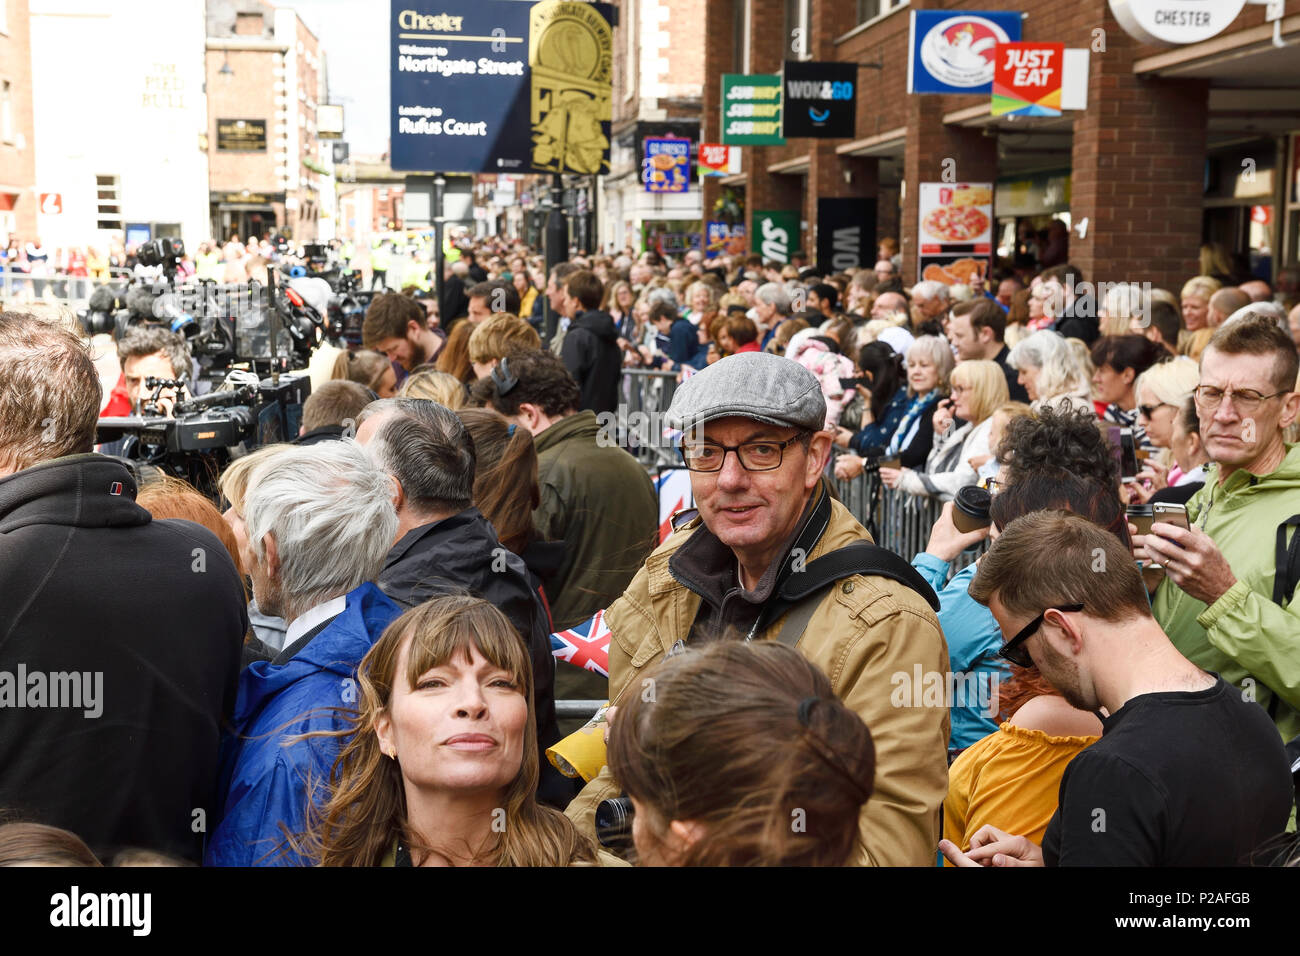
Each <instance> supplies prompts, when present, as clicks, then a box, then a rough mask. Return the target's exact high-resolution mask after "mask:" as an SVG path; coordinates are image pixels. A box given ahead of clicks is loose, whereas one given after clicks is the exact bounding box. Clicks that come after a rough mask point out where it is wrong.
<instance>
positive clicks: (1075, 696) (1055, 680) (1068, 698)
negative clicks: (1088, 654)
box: [1036, 640, 1100, 710]
mask: <svg viewBox="0 0 1300 956" xmlns="http://www.w3.org/2000/svg"><path fill="white" fill-rule="evenodd" d="M1038 658H1039V659H1038V660H1037V661H1036V663H1037V664H1038V670H1039V673H1041V674H1042V675H1043V677H1045V678H1046V679H1047V682H1048V683H1049V684H1051V685H1052V686H1053V687H1055V688H1056V690H1057V691H1058V692H1059V693H1060V695H1061V696H1062V697H1064V698H1065V702H1066V703H1067V704H1069V705H1070V706H1071V707H1073V708H1075V709H1076V710H1096V709H1097V708H1098V707H1099V706H1100V702H1099V701H1097V700H1095V699H1089V698H1088V697H1087V696H1085V694H1084V692H1083V687H1082V684H1081V682H1080V680H1079V665H1078V663H1077V662H1075V661H1074V660H1071V659H1070V658H1068V657H1066V656H1065V655H1064V654H1060V653H1058V652H1057V651H1056V649H1055V648H1053V647H1052V645H1051V644H1049V643H1047V641H1045V640H1043V641H1039V653H1038Z"/></svg>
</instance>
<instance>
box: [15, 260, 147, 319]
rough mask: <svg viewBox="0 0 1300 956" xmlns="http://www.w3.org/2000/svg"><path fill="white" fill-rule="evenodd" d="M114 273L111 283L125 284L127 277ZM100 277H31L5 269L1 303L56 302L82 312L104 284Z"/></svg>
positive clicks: (55, 274)
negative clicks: (54, 300) (53, 300)
mask: <svg viewBox="0 0 1300 956" xmlns="http://www.w3.org/2000/svg"><path fill="white" fill-rule="evenodd" d="M118 272H120V270H115V272H114V275H113V277H112V279H111V281H113V282H115V283H119V284H120V283H122V282H125V281H126V280H127V279H129V278H130V276H128V275H119V274H117V273H118ZM106 281H110V280H105V279H102V278H92V277H91V276H73V275H66V274H64V273H50V274H48V275H31V274H30V273H27V272H17V271H13V270H11V269H8V268H0V301H3V302H4V303H5V305H6V308H10V309H12V308H14V307H16V306H21V304H22V303H23V302H40V301H49V300H51V299H57V300H58V301H60V302H65V303H67V304H68V305H69V306H71V307H72V308H74V309H78V310H83V309H85V308H86V306H87V305H88V304H89V303H90V295H91V293H92V292H94V291H95V289H96V288H97V287H98V286H101V285H104V284H105V282H106Z"/></svg>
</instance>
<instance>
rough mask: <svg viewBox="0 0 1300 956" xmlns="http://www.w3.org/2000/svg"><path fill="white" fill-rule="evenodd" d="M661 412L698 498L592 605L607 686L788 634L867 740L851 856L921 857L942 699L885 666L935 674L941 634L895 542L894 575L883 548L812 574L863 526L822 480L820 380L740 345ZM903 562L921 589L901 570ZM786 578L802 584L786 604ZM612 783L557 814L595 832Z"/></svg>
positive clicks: (944, 655) (937, 779)
mask: <svg viewBox="0 0 1300 956" xmlns="http://www.w3.org/2000/svg"><path fill="white" fill-rule="evenodd" d="M667 417H668V423H669V425H670V426H672V427H674V428H680V429H681V430H682V432H683V437H682V442H681V456H682V461H683V464H684V465H685V466H686V468H688V469H689V470H690V478H691V490H692V492H693V493H694V498H695V505H696V508H697V509H698V511H697V512H696V513H693V514H689V515H686V516H683V518H684V519H685V520H682V521H681V522H677V521H675V522H674V524H675V525H676V530H675V532H674V533H673V534H672V535H671V536H670V537H669V538H668V540H667V541H665V542H664V543H663V544H662V545H661V546H660V547H659V548H658V550H656V551H655V552H654V554H652V555H650V557H649V558H647V559H646V562H645V566H644V567H643V568H642V569H641V571H640V572H639V573H638V574H637V576H636V577H635V578H634V579H633V580H632V583H631V584H630V585H628V588H627V590H626V591H625V592H624V593H623V596H622V597H621V598H620V599H619V600H618V601H616V602H615V603H614V604H613V605H611V606H610V608H609V609H608V610H607V611H606V612H605V623H606V624H608V625H609V628H610V633H611V635H612V639H611V641H610V646H609V661H610V693H611V699H612V700H613V701H614V702H615V704H616V705H617V702H618V697H619V695H620V694H622V693H623V692H624V691H625V690H626V692H627V693H629V694H632V693H638V694H646V693H653V687H646V686H644V684H645V682H644V681H643V680H641V679H640V677H639V675H640V674H641V673H642V672H643V671H644V670H645V669H646V668H648V667H650V666H652V665H654V664H656V663H658V662H659V661H661V660H663V659H664V657H665V656H666V655H667V654H668V653H670V652H672V651H673V649H674V648H675V647H679V646H685V647H687V648H689V647H691V646H693V645H697V644H699V643H702V642H706V641H713V640H779V641H781V642H782V643H786V644H788V645H792V646H794V647H795V648H796V649H798V650H799V651H800V652H801V653H802V654H804V655H805V656H806V657H807V658H808V659H809V660H810V661H812V662H813V663H815V664H817V665H818V666H819V667H821V668H822V669H823V670H824V671H825V672H826V674H827V676H828V677H830V679H831V683H832V685H833V688H834V690H835V693H836V695H837V696H838V697H839V698H840V699H841V700H843V701H844V703H845V704H846V705H848V706H849V707H850V708H852V709H853V710H854V711H855V712H856V713H858V714H859V715H860V716H861V717H862V719H863V720H864V721H865V722H866V724H867V726H868V727H869V728H870V729H871V735H872V737H873V739H874V740H875V745H876V754H877V769H876V778H875V792H874V793H873V795H872V797H871V800H870V801H869V802H868V803H867V805H866V807H865V808H864V809H863V813H862V822H861V834H862V836H861V847H860V849H859V854H858V857H857V859H858V862H861V863H869V864H875V865H884V866H904V865H906V866H925V865H932V864H933V862H934V846H935V842H936V841H937V840H938V837H939V808H940V806H941V804H942V802H943V796H944V793H945V791H946V789H947V743H948V729H949V717H948V707H947V701H944V700H938V701H929V702H926V703H922V701H920V700H916V701H915V702H911V701H909V704H908V705H896V704H895V701H896V700H897V699H898V695H896V694H894V693H893V691H894V690H895V688H896V687H897V685H898V679H899V678H898V675H902V677H903V678H904V679H906V680H908V681H912V680H913V675H922V674H932V675H944V674H946V672H947V670H948V650H947V646H946V645H945V643H944V639H943V634H942V632H941V631H940V629H939V623H938V619H937V618H936V617H935V613H934V611H933V610H931V606H929V605H928V604H927V600H928V601H930V602H932V603H933V606H934V607H937V606H938V601H937V599H935V598H934V595H933V592H932V591H930V589H929V587H928V585H926V584H925V582H924V581H923V580H922V579H921V578H920V576H919V575H916V574H915V572H914V571H913V569H912V568H911V567H910V566H908V565H907V564H906V563H905V562H903V561H902V559H900V558H898V557H897V556H896V555H895V556H892V557H893V558H894V560H895V561H896V562H897V564H898V565H901V567H902V569H903V570H904V571H905V572H906V573H905V574H902V575H899V576H894V575H893V574H892V572H896V571H897V568H895V567H890V566H886V565H884V564H883V561H884V559H881V560H882V564H881V565H879V566H874V567H873V568H872V570H870V571H867V572H863V571H861V570H860V566H855V565H853V564H852V563H850V562H849V561H847V560H845V561H844V564H843V565H840V564H838V563H837V564H836V565H835V568H834V570H832V572H831V573H830V574H829V575H828V576H824V575H823V572H822V569H823V568H826V567H827V565H819V564H818V563H817V562H818V561H819V560H820V559H823V558H824V557H825V556H827V555H830V554H831V553H832V552H834V553H835V558H833V559H831V560H833V561H836V562H839V561H840V560H841V559H847V558H848V555H849V553H850V552H848V551H847V550H846V549H848V548H850V547H852V546H854V545H861V544H865V543H868V542H870V540H871V539H870V537H869V536H868V534H867V532H866V529H864V528H863V527H862V525H860V524H859V523H858V522H857V521H856V520H855V519H854V517H853V516H852V514H850V513H849V511H848V510H847V509H846V508H845V507H844V506H843V505H842V504H840V503H839V502H838V501H835V500H834V499H833V498H832V497H831V495H830V494H829V491H828V486H827V483H826V482H825V480H824V478H823V473H824V471H825V468H826V461H827V457H828V456H829V454H830V447H831V434H830V432H827V431H825V423H826V401H825V399H824V398H823V396H822V392H821V388H820V386H819V385H818V383H817V379H816V378H815V377H814V376H813V374H812V373H811V372H809V371H808V370H807V369H805V368H803V366H801V365H799V364H798V363H797V362H792V361H790V360H789V359H786V358H782V357H781V356H777V355H772V354H770V353H764V352H743V353H738V354H736V355H732V356H729V357H727V358H724V359H721V360H719V361H718V362H716V363H714V364H713V365H711V366H709V367H708V368H707V369H705V370H704V371H702V372H700V373H698V374H697V375H694V376H692V377H691V378H690V379H688V380H687V381H686V382H685V383H683V384H682V385H681V386H680V387H679V388H678V389H677V391H676V393H675V394H674V396H673V401H672V405H671V406H670V408H669V410H668V416H667ZM858 553H861V552H858ZM887 574H888V575H889V576H886V575H887ZM909 575H911V576H913V577H914V578H915V581H916V583H919V584H920V587H921V588H923V589H924V591H920V590H919V589H917V588H916V587H915V585H909V584H908V583H906V581H907V580H909V578H908V576H909ZM803 582H809V583H808V584H807V591H806V592H803V591H801V588H802V587H803V586H804V584H803ZM812 582H820V583H821V584H824V585H825V586H824V587H818V586H815V585H814V584H813V583H812ZM794 591H800V593H802V594H803V597H802V598H800V599H799V603H795V604H791V603H788V602H787V598H788V596H789V595H790V594H791V592H794ZM925 592H929V597H928V598H926V597H923V596H922V594H924V593H925ZM917 695H918V697H919V696H920V691H919V689H918V691H917ZM719 759H724V756H723V755H720V756H719ZM773 759H780V755H779V754H773ZM618 793H619V787H618V784H617V782H616V781H615V780H614V779H613V778H612V776H611V774H610V772H609V770H608V768H606V769H604V770H602V771H601V773H600V775H599V776H597V777H596V778H595V779H594V780H592V781H591V783H589V784H588V785H587V787H586V788H585V789H584V790H583V792H582V793H581V794H580V795H579V796H578V798H577V799H576V800H575V801H574V802H573V803H572V804H571V805H570V807H569V810H568V814H569V816H570V818H572V819H573V820H574V822H575V823H577V824H578V825H579V826H580V827H581V828H583V829H584V830H585V831H586V832H588V833H594V822H593V818H594V815H595V810H596V807H597V805H599V804H600V802H601V801H602V800H605V799H608V798H610V797H614V796H617V795H618Z"/></svg>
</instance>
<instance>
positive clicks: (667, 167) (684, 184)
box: [641, 139, 691, 193]
mask: <svg viewBox="0 0 1300 956" xmlns="http://www.w3.org/2000/svg"><path fill="white" fill-rule="evenodd" d="M641 181H642V182H643V183H645V191H646V192H648V193H684V192H688V191H689V190H690V186H691V141H690V140H689V139H647V140H646V141H645V158H644V159H642V160H641Z"/></svg>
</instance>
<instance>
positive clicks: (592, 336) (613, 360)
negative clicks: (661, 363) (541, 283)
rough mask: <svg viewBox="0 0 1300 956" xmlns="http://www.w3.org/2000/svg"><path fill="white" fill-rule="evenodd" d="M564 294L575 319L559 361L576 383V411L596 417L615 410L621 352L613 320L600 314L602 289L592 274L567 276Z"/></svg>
mask: <svg viewBox="0 0 1300 956" xmlns="http://www.w3.org/2000/svg"><path fill="white" fill-rule="evenodd" d="M565 290H566V291H567V292H568V296H569V303H570V305H571V306H572V307H573V313H574V314H575V316H576V317H575V318H574V320H573V322H572V323H570V325H569V331H568V332H567V333H565V336H564V344H563V346H561V348H560V360H561V361H562V362H564V367H565V368H567V369H568V370H569V374H570V375H572V376H573V378H574V380H575V381H576V382H577V383H578V391H579V396H580V397H579V399H578V408H579V409H580V410H583V409H588V408H589V409H591V410H592V411H593V412H595V413H596V414H597V415H599V414H600V413H601V412H613V411H615V410H616V409H617V408H618V383H619V379H620V378H621V376H622V374H623V350H622V349H620V348H619V347H618V328H617V327H616V326H615V325H614V319H613V318H612V317H611V316H610V314H609V313H608V312H601V311H600V300H601V297H602V296H603V295H604V294H605V287H604V285H603V284H602V283H601V281H600V280H599V279H598V278H596V274H595V273H594V272H588V271H587V270H586V269H580V270H578V271H577V272H575V273H573V274H572V275H571V276H569V279H568V282H567V283H566V285H565Z"/></svg>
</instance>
